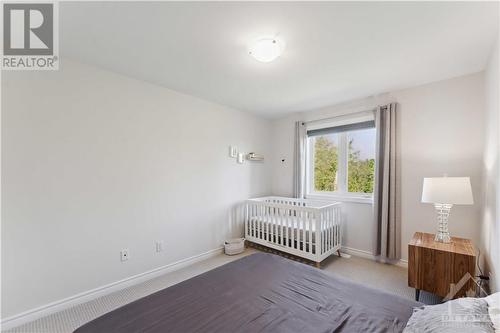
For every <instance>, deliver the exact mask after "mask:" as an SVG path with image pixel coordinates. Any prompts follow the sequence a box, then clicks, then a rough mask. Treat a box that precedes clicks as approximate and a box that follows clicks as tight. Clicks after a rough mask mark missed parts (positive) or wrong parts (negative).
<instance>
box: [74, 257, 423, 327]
mask: <svg viewBox="0 0 500 333" xmlns="http://www.w3.org/2000/svg"><path fill="white" fill-rule="evenodd" d="M420 305H421V304H420V303H417V302H414V301H411V300H408V299H403V298H400V297H398V296H396V295H392V294H388V293H385V292H382V291H379V290H375V289H371V288H367V287H365V286H362V285H359V284H356V283H352V282H350V281H347V280H345V279H343V278H340V277H337V276H332V275H329V274H326V273H324V272H322V271H321V270H318V269H316V268H313V267H310V266H308V265H304V264H301V263H297V262H294V261H290V260H288V259H284V258H282V257H279V256H275V255H272V254H264V253H258V254H253V255H251V256H248V257H244V258H242V259H240V260H237V261H234V262H231V263H229V264H226V265H224V266H221V267H219V268H216V269H214V270H211V271H209V272H207V273H204V274H201V275H199V276H196V277H194V278H191V279H189V280H187V281H184V282H181V283H179V284H176V285H174V286H172V287H169V288H166V289H163V290H161V291H159V292H156V293H154V294H151V295H149V296H146V297H144V298H141V299H139V300H137V301H135V302H132V303H130V304H127V305H125V306H123V307H121V308H118V309H116V310H114V311H111V312H109V313H107V314H105V315H103V316H101V317H99V318H97V319H95V320H93V321H91V322H89V323H87V324H85V325H83V326H82V327H80V328H78V329H77V330H76V331H75V332H76V333H90V332H93V333H94V332H106V333H113V332H127V333H128V332H219V333H222V332H301V333H306V332H401V331H402V330H403V329H404V327H405V324H406V322H407V321H408V319H409V318H410V316H411V314H412V309H413V307H416V306H420Z"/></svg>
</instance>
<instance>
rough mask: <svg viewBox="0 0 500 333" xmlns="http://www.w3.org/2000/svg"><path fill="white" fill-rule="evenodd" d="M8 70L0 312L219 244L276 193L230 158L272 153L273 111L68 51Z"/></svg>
mask: <svg viewBox="0 0 500 333" xmlns="http://www.w3.org/2000/svg"><path fill="white" fill-rule="evenodd" d="M2 74H3V78H2V95H3V100H2V111H3V112H2V208H3V209H2V234H1V237H2V245H1V246H2V248H1V250H2V267H1V268H2V318H6V317H9V316H12V315H15V314H19V313H21V312H23V311H26V310H29V309H33V308H36V307H39V306H42V305H45V304H47V303H49V302H53V301H57V300H60V299H63V298H66V297H69V296H73V295H75V294H78V293H81V292H84V291H87V290H90V289H93V288H96V287H100V286H103V285H106V284H108V283H111V282H115V281H117V280H121V279H124V278H127V277H130V276H133V275H136V274H139V273H142V272H145V271H148V270H151V269H154V268H156V267H160V266H163V265H166V264H169V263H172V262H175V261H178V260H181V259H184V258H188V257H191V256H194V255H198V254H201V253H205V252H207V251H210V250H213V249H217V248H220V247H221V245H222V242H223V240H224V238H225V237H228V236H230V235H240V234H241V232H242V228H241V226H240V225H239V224H237V223H236V221H235V218H234V216H233V214H231V211H232V209H233V207H234V206H235V205H236V204H237V203H238V202H240V201H241V200H244V199H247V198H248V197H253V196H261V195H269V194H270V192H271V186H270V176H271V169H270V162H268V161H265V162H264V163H249V162H246V163H244V164H243V165H239V164H236V161H235V160H234V159H230V158H228V146H229V145H237V146H238V147H239V148H240V149H241V150H243V151H245V152H249V151H256V152H260V153H263V154H264V155H265V156H266V157H269V156H270V145H269V142H270V122H269V121H268V120H264V119H260V118H257V117H255V116H253V115H249V114H247V113H243V112H239V111H237V110H234V109H230V108H228V107H224V106H221V105H217V104H214V103H210V102H207V101H204V100H201V99H198V98H194V97H191V96H187V95H183V94H179V93H176V92H174V91H171V90H168V89H165V88H162V87H159V86H155V85H152V84H148V83H145V82H141V81H137V80H133V79H129V78H127V77H124V76H120V75H116V74H113V73H111V72H108V71H104V70H101V69H97V68H94V67H90V66H86V65H83V64H79V63H76V62H72V61H69V60H65V59H63V61H62V63H61V69H60V70H59V71H47V72H43V71H26V72H4V73H2ZM157 240H163V241H164V251H163V252H161V253H156V252H155V241H157ZM124 248H127V249H128V250H129V252H130V259H129V260H128V261H126V262H121V261H120V250H121V249H124Z"/></svg>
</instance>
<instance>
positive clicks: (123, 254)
mask: <svg viewBox="0 0 500 333" xmlns="http://www.w3.org/2000/svg"><path fill="white" fill-rule="evenodd" d="M128 257H129V255H128V249H123V250H121V251H120V258H121V261H127V260H128Z"/></svg>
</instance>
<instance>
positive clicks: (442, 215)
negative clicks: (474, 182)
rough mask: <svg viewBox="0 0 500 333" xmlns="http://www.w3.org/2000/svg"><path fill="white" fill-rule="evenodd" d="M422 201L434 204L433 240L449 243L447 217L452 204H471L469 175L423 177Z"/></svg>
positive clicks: (472, 201)
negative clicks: (435, 214)
mask: <svg viewBox="0 0 500 333" xmlns="http://www.w3.org/2000/svg"><path fill="white" fill-rule="evenodd" d="M422 202H424V203H432V204H434V208H436V212H437V219H438V232H437V233H436V237H435V238H434V240H435V241H437V242H441V243H449V242H450V240H451V238H450V232H449V231H448V218H449V216H450V211H451V207H453V205H472V204H473V203H474V200H473V199H472V189H471V185H470V178H469V177H438V178H424V186H423V190H422Z"/></svg>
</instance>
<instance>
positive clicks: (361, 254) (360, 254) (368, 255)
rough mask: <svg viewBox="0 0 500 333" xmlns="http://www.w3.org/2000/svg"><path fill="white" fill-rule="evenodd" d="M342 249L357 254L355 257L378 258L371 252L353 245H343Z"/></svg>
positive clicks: (352, 254) (353, 254)
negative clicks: (355, 247)
mask: <svg viewBox="0 0 500 333" xmlns="http://www.w3.org/2000/svg"><path fill="white" fill-rule="evenodd" d="M340 251H341V252H344V253H347V254H350V255H351V256H355V257H361V258H365V259H371V260H376V259H377V257H375V256H374V255H373V254H372V253H371V252H368V251H363V250H358V249H354V248H352V247H347V246H342V248H341V249H340Z"/></svg>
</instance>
